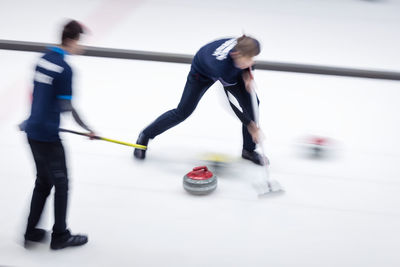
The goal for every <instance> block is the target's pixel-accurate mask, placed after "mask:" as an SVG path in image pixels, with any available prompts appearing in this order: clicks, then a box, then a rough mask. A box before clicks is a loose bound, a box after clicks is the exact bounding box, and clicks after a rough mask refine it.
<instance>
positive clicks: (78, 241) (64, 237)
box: [50, 231, 88, 250]
mask: <svg viewBox="0 0 400 267" xmlns="http://www.w3.org/2000/svg"><path fill="white" fill-rule="evenodd" d="M87 242H88V237H87V236H86V235H71V233H70V232H69V231H66V232H65V233H63V234H61V235H60V234H54V233H53V234H52V236H51V243H50V248H51V249H53V250H57V249H63V248H66V247H77V246H82V245H84V244H86V243H87Z"/></svg>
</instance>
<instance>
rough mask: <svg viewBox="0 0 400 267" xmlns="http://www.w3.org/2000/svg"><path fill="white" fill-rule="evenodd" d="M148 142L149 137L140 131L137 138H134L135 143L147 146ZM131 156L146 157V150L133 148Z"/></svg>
mask: <svg viewBox="0 0 400 267" xmlns="http://www.w3.org/2000/svg"><path fill="white" fill-rule="evenodd" d="M148 143H149V138H148V137H147V136H146V135H144V133H140V134H139V137H138V139H137V140H136V144H138V145H142V146H147V144H148ZM133 156H134V157H135V158H137V159H144V158H145V157H146V150H143V149H138V148H135V151H134V152H133Z"/></svg>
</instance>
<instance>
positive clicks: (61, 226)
mask: <svg viewBox="0 0 400 267" xmlns="http://www.w3.org/2000/svg"><path fill="white" fill-rule="evenodd" d="M28 142H29V145H30V147H31V150H32V154H33V158H34V160H35V165H36V170H37V176H36V181H35V188H34V190H33V195H32V200H31V207H30V213H29V217H28V225H27V229H26V232H27V233H29V232H30V231H32V230H33V229H34V228H35V227H36V225H37V223H38V222H39V219H40V216H41V214H42V211H43V207H44V204H45V203H46V199H47V197H48V196H49V194H50V191H51V189H52V187H53V186H54V187H55V195H54V218H55V220H54V221H55V222H54V226H53V233H54V234H55V235H57V234H63V233H65V232H66V228H67V226H66V213H67V202H68V177H67V168H66V164H65V153H64V148H63V145H62V143H61V141H57V142H40V141H36V140H32V139H30V138H28Z"/></svg>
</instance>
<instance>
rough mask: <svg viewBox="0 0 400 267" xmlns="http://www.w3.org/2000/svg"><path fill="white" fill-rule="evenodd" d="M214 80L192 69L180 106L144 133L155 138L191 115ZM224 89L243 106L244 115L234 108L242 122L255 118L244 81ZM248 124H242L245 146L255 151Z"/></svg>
mask: <svg viewBox="0 0 400 267" xmlns="http://www.w3.org/2000/svg"><path fill="white" fill-rule="evenodd" d="M214 82H215V81H214V80H212V79H210V78H207V77H205V76H203V75H201V74H199V73H197V72H196V71H194V70H193V69H192V70H191V71H190V72H189V75H188V77H187V81H186V85H185V88H184V90H183V94H182V98H181V100H180V102H179V104H178V107H177V108H175V109H172V110H169V111H167V112H165V113H164V114H162V115H161V116H160V117H158V118H157V119H156V120H155V121H154V122H153V123H151V124H150V125H149V126H147V127H146V128H145V129H144V130H143V133H144V134H145V135H146V136H147V137H149V138H151V139H153V138H154V137H156V136H157V135H159V134H161V133H163V132H165V131H166V130H168V129H170V128H172V127H174V126H176V125H178V124H179V123H181V122H182V121H184V120H185V119H186V118H187V117H189V116H190V114H192V112H193V111H194V110H195V108H196V107H197V104H198V103H199V101H200V99H201V98H202V96H203V95H204V93H205V92H206V91H207V90H208V88H210V87H211V85H213V84H214ZM224 89H225V91H228V92H230V93H231V94H232V95H233V96H234V97H235V98H236V99H237V101H238V103H239V105H240V107H241V108H242V110H243V114H242V116H241V115H240V111H238V110H237V109H236V110H235V108H234V111H235V113H236V115H238V117H239V118H240V119H241V120H242V122H243V121H246V119H243V118H247V121H246V125H247V124H248V123H249V122H250V121H249V120H248V118H250V119H251V120H254V115H253V110H252V106H251V96H250V94H249V93H248V92H247V91H246V89H245V87H244V83H243V81H242V80H241V81H240V82H238V83H237V85H234V86H228V87H224ZM231 105H232V104H231ZM238 113H239V114H238ZM241 117H242V118H241ZM246 125H245V124H243V126H242V133H243V148H244V149H246V150H248V151H254V149H255V148H256V144H255V143H254V142H253V140H252V138H251V135H250V133H249V132H248V130H247V126H246Z"/></svg>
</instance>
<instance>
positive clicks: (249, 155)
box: [242, 149, 269, 166]
mask: <svg viewBox="0 0 400 267" xmlns="http://www.w3.org/2000/svg"><path fill="white" fill-rule="evenodd" d="M242 158H244V159H247V160H250V161H252V162H253V163H255V164H257V165H260V166H263V165H265V162H266V163H267V165H269V160H268V158H265V161H264V158H263V156H262V155H260V154H258V153H257V152H255V151H248V150H246V149H243V150H242Z"/></svg>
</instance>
